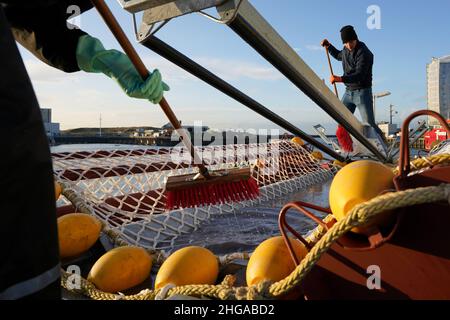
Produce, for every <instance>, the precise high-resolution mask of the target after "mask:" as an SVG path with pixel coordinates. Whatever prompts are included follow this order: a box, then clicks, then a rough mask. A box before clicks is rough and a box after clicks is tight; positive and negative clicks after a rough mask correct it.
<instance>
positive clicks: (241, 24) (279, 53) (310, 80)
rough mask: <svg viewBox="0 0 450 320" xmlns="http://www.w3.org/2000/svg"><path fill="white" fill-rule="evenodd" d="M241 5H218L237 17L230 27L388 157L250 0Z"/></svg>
mask: <svg viewBox="0 0 450 320" xmlns="http://www.w3.org/2000/svg"><path fill="white" fill-rule="evenodd" d="M238 4H239V0H230V1H227V2H226V3H225V4H223V5H221V6H219V7H217V10H218V12H219V14H220V16H221V17H222V18H223V19H227V18H228V17H230V16H235V19H234V20H232V21H230V22H229V23H228V26H229V27H230V28H231V29H232V30H233V31H235V32H236V33H237V34H238V35H239V36H240V37H241V38H242V39H243V40H244V41H246V42H247V43H248V44H249V45H250V46H251V47H253V48H254V49H255V50H256V51H257V52H258V53H259V54H261V56H263V57H264V58H265V59H266V60H267V61H269V62H270V63H271V64H272V65H273V66H274V67H275V68H277V69H278V70H279V71H280V72H281V73H282V74H284V75H285V76H286V77H287V78H288V79H289V80H290V81H291V82H292V83H293V84H295V85H296V86H297V87H298V88H299V89H300V90H302V91H303V92H304V93H305V94H306V95H307V96H308V97H309V98H311V99H312V100H313V101H314V102H315V103H316V104H317V105H318V106H319V107H321V108H322V109H323V110H324V111H325V112H327V113H328V114H329V115H330V116H331V117H332V118H333V119H334V120H336V121H337V122H338V123H340V124H341V125H343V126H344V127H345V129H346V130H347V131H348V132H349V133H350V134H351V135H352V136H354V137H355V138H356V139H357V140H358V141H360V142H361V143H362V144H363V145H364V146H365V147H366V148H367V149H368V150H369V151H370V152H372V153H373V154H374V155H375V156H376V157H377V158H378V159H380V160H382V161H386V156H385V155H383V154H382V153H381V152H380V151H379V150H378V149H377V148H376V147H375V146H374V145H373V144H372V143H371V142H370V141H369V140H368V139H367V138H366V137H365V136H364V131H363V125H362V124H361V123H360V122H359V121H358V120H357V119H356V117H355V116H354V115H353V114H352V113H351V112H350V111H349V110H348V109H347V108H346V107H345V106H344V105H343V104H342V102H341V101H339V99H338V98H337V97H336V96H335V95H334V94H333V93H332V92H331V90H330V89H329V88H328V87H327V86H326V85H325V83H324V82H323V81H322V80H321V79H320V78H319V77H318V76H317V75H316V73H315V72H314V71H313V70H312V69H311V68H310V67H309V66H308V65H307V64H306V63H305V62H304V61H303V60H302V59H301V58H300V56H299V55H298V54H297V52H295V50H294V49H292V48H291V47H290V46H289V44H288V43H287V42H286V41H285V40H284V39H283V38H282V37H281V36H280V35H279V34H278V33H277V32H276V30H275V29H273V28H272V26H271V25H270V24H269V23H268V22H267V21H266V20H265V19H264V18H263V17H262V16H261V15H260V14H259V13H258V11H257V10H256V9H255V8H254V7H253V6H252V5H251V4H250V3H249V1H244V2H243V3H242V4H241V5H240V8H239V12H238V13H237V14H236V13H235V10H236V7H237V5H238Z"/></svg>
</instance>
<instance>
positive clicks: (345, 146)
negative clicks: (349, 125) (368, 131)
mask: <svg viewBox="0 0 450 320" xmlns="http://www.w3.org/2000/svg"><path fill="white" fill-rule="evenodd" d="M336 137H337V139H338V142H339V145H340V146H341V148H342V150H344V151H345V152H353V140H352V137H351V136H350V134H349V133H348V132H347V130H345V128H344V127H342V126H341V125H339V126H338V129H337V131H336Z"/></svg>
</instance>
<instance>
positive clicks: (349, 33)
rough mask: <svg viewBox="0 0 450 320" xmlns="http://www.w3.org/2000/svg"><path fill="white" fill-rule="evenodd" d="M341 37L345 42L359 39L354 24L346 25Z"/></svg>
mask: <svg viewBox="0 0 450 320" xmlns="http://www.w3.org/2000/svg"><path fill="white" fill-rule="evenodd" d="M341 38H342V42H343V43H347V42H350V41H352V40H358V35H357V34H356V31H355V29H354V28H353V26H345V27H343V28H342V29H341Z"/></svg>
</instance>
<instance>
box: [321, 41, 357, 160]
mask: <svg viewBox="0 0 450 320" xmlns="http://www.w3.org/2000/svg"><path fill="white" fill-rule="evenodd" d="M325 51H326V53H327V58H328V65H329V66H330V71H331V74H332V75H334V72H333V65H332V64H331V59H330V52H329V51H328V47H325ZM334 92H335V93H336V97H338V99H339V92H338V90H337V86H336V83H334ZM336 137H337V139H338V142H339V145H340V146H341V148H342V150H344V151H345V152H353V140H352V137H351V136H350V134H349V133H348V132H347V130H345V128H344V127H343V126H341V125H338V128H337V131H336Z"/></svg>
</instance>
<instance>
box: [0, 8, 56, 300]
mask: <svg viewBox="0 0 450 320" xmlns="http://www.w3.org/2000/svg"><path fill="white" fill-rule="evenodd" d="M0 152H1V156H0V243H1V244H2V256H1V259H0V299H20V298H26V297H33V298H36V299H39V298H46V299H57V298H60V297H61V293H60V288H59V285H58V286H55V283H58V279H59V277H60V271H59V252H58V238H57V229H56V208H55V195H54V186H53V172H52V171H53V169H52V162H51V157H50V150H49V146H48V141H47V137H46V135H45V131H44V127H43V123H42V119H41V113H40V110H39V105H38V102H37V99H36V96H35V94H34V91H33V88H32V86H31V82H30V79H29V77H28V75H27V72H26V70H25V66H24V64H23V61H22V59H21V57H20V54H19V50H18V48H17V45H16V43H15V41H14V38H13V36H12V34H11V30H10V28H9V25H8V22H7V21H6V18H5V15H4V12H3V9H2V7H1V6H0ZM41 292H42V294H40V293H41Z"/></svg>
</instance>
